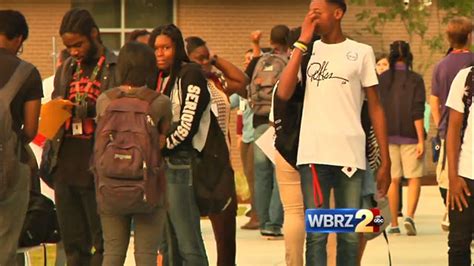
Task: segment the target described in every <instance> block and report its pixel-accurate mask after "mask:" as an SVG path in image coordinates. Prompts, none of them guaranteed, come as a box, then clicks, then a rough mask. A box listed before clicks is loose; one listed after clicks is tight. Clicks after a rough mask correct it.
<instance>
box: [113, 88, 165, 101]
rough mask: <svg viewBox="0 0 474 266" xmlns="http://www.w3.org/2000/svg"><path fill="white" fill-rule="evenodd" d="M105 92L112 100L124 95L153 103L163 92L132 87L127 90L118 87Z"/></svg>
mask: <svg viewBox="0 0 474 266" xmlns="http://www.w3.org/2000/svg"><path fill="white" fill-rule="evenodd" d="M105 94H106V95H107V97H108V98H109V99H110V100H115V99H118V98H122V97H131V98H138V99H140V100H142V101H145V102H147V103H148V104H150V105H151V104H152V103H153V101H154V100H155V99H156V98H158V97H159V96H160V94H161V93H159V92H156V91H154V90H150V89H137V88H132V89H131V90H125V89H122V88H120V87H118V88H116V89H114V90H108V91H106V92H105Z"/></svg>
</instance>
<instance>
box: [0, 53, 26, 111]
mask: <svg viewBox="0 0 474 266" xmlns="http://www.w3.org/2000/svg"><path fill="white" fill-rule="evenodd" d="M33 68H34V66H33V65H32V64H30V63H27V62H25V61H20V64H19V65H18V66H17V68H16V69H15V72H14V73H13V75H12V76H11V77H10V79H9V80H8V82H7V83H6V84H5V86H3V88H2V89H1V90H0V98H2V99H3V101H4V103H5V104H8V105H10V104H11V102H12V100H13V98H15V96H16V95H17V94H18V91H19V90H20V88H21V86H22V85H23V83H25V81H26V79H27V78H28V77H29V76H30V73H31V71H32V70H33Z"/></svg>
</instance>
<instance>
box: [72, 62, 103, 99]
mask: <svg viewBox="0 0 474 266" xmlns="http://www.w3.org/2000/svg"><path fill="white" fill-rule="evenodd" d="M104 61H105V56H101V57H100V58H99V61H98V62H97V65H96V66H95V68H94V70H93V71H92V74H91V76H90V78H89V80H88V81H87V84H86V86H85V87H84V94H80V93H79V92H80V80H81V78H82V74H83V73H84V71H83V70H82V69H81V62H80V61H79V62H77V67H76V73H75V74H74V75H75V76H76V92H77V94H76V102H81V101H84V100H85V98H86V97H87V94H88V93H89V92H90V89H91V88H92V84H93V83H94V81H95V80H96V79H97V75H98V74H99V71H100V70H101V69H102V65H103V64H104Z"/></svg>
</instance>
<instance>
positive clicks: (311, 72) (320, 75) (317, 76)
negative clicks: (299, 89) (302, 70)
mask: <svg viewBox="0 0 474 266" xmlns="http://www.w3.org/2000/svg"><path fill="white" fill-rule="evenodd" d="M328 66H329V61H323V62H322V63H319V62H315V63H311V64H310V65H309V66H308V69H307V71H306V73H308V78H310V79H311V81H316V87H319V83H320V82H321V81H325V80H327V79H340V80H342V84H346V83H347V82H349V80H348V79H345V78H343V77H338V76H335V75H334V73H333V72H331V71H330V70H328Z"/></svg>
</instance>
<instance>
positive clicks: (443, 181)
mask: <svg viewBox="0 0 474 266" xmlns="http://www.w3.org/2000/svg"><path fill="white" fill-rule="evenodd" d="M445 141H446V140H444V139H442V140H441V149H440V151H439V159H438V164H437V165H436V181H438V185H439V187H441V188H444V189H449V178H448V158H446V160H445V163H444V169H443V158H444V153H445V152H446V151H445V149H444V147H445V145H444V143H445Z"/></svg>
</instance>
